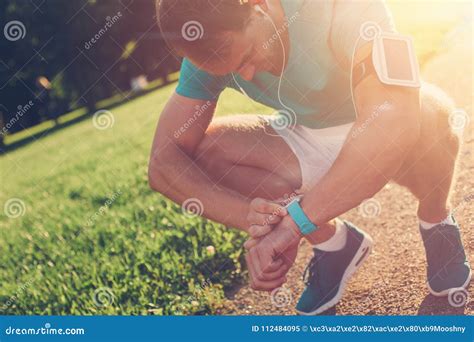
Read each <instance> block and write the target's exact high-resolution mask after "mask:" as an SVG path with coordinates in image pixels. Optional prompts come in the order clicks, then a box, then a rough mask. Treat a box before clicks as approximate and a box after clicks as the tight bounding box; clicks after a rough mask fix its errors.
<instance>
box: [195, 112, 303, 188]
mask: <svg viewBox="0 0 474 342" xmlns="http://www.w3.org/2000/svg"><path fill="white" fill-rule="evenodd" d="M195 157H196V160H197V161H198V162H199V163H201V164H203V165H205V168H206V169H207V170H209V171H211V172H213V173H215V174H216V176H217V177H225V176H226V175H228V174H230V173H231V172H232V170H233V171H235V170H236V169H237V168H240V170H251V169H256V170H260V171H261V172H263V175H264V174H265V173H268V175H276V176H278V177H280V178H282V179H284V180H285V181H286V182H288V183H289V184H291V186H292V187H293V188H294V189H297V188H299V187H300V186H301V171H300V165H299V162H298V159H297V158H296V156H295V154H294V153H293V152H292V151H291V149H290V147H289V146H288V145H287V144H286V142H285V141H284V140H283V138H281V137H280V136H279V135H278V134H277V133H276V132H275V131H274V129H273V128H272V127H271V125H270V124H269V123H268V121H267V120H266V119H265V117H264V116H261V115H229V116H224V117H218V118H215V119H214V120H213V121H212V122H211V124H210V126H209V128H208V129H207V131H206V133H205V136H204V138H203V140H202V142H201V144H200V145H199V147H198V149H197V151H196V155H195ZM233 174H234V175H235V172H234V173H233ZM247 174H252V172H250V173H247ZM255 174H258V173H255ZM242 181H245V179H242Z"/></svg>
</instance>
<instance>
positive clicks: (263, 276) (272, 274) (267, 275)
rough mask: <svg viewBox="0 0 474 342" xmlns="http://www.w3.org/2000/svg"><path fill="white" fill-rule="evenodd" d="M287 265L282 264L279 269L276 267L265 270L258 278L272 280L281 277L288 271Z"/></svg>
mask: <svg viewBox="0 0 474 342" xmlns="http://www.w3.org/2000/svg"><path fill="white" fill-rule="evenodd" d="M289 269H290V268H289V267H288V265H286V264H283V265H281V266H280V268H279V269H277V270H276V271H274V272H265V273H262V274H259V275H258V276H259V277H258V280H260V281H274V280H277V279H281V278H283V277H284V276H285V275H286V274H287V273H288V271H289Z"/></svg>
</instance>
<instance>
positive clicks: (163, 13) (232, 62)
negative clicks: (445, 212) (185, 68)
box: [157, 0, 284, 80]
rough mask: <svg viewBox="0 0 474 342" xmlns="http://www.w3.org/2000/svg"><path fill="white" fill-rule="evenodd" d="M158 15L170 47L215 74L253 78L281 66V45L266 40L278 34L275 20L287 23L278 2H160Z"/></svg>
mask: <svg viewBox="0 0 474 342" xmlns="http://www.w3.org/2000/svg"><path fill="white" fill-rule="evenodd" d="M255 5H259V6H260V8H261V10H263V11H264V12H265V13H266V14H265V15H264V14H263V13H261V12H260V11H258V10H257V9H256V7H255ZM157 17H158V23H159V26H160V29H161V31H162V34H163V36H164V38H165V40H166V42H167V43H168V45H169V46H170V47H171V48H172V49H173V50H174V51H175V52H176V53H177V54H178V55H180V56H183V57H187V58H188V59H190V60H191V61H192V62H193V63H194V64H196V65H197V66H198V67H199V68H201V69H203V70H206V71H208V72H210V73H212V74H216V75H224V74H227V73H230V72H235V73H238V74H240V75H241V76H242V77H243V78H244V79H247V80H250V79H252V78H253V76H254V74H255V73H256V72H258V71H269V72H272V73H274V74H276V73H278V69H279V67H280V68H281V55H282V47H281V44H280V43H279V42H276V43H275V42H274V43H272V44H269V43H268V42H269V41H270V40H271V37H272V36H273V35H274V34H275V28H274V27H273V25H272V22H271V20H273V22H274V23H275V25H276V26H277V27H283V22H284V13H283V10H282V8H281V5H280V2H279V1H278V0H275V1H272V2H271V4H270V2H269V1H268V0H158V1H157ZM270 18H272V19H271V20H270ZM272 41H273V40H272Z"/></svg>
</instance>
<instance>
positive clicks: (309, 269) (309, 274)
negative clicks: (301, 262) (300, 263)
mask: <svg viewBox="0 0 474 342" xmlns="http://www.w3.org/2000/svg"><path fill="white" fill-rule="evenodd" d="M318 279H319V276H318V258H317V256H316V255H314V256H313V258H312V259H311V261H310V262H309V264H308V265H307V266H306V268H305V270H304V272H303V282H304V284H305V285H306V286H309V285H310V284H311V282H312V281H313V280H316V281H318Z"/></svg>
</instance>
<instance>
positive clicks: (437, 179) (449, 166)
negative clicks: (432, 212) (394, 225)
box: [394, 84, 459, 199]
mask: <svg viewBox="0 0 474 342" xmlns="http://www.w3.org/2000/svg"><path fill="white" fill-rule="evenodd" d="M421 108H422V111H421V115H422V117H421V129H420V137H419V140H418V142H417V144H416V145H415V147H414V148H413V150H412V151H411V152H410V153H409V155H408V156H407V158H406V160H405V161H404V163H403V165H402V167H401V168H400V170H399V171H398V174H397V175H396V176H395V179H394V180H395V181H396V182H397V183H399V184H401V185H404V186H406V187H408V188H409V189H410V190H411V191H412V192H413V193H414V194H415V196H417V197H418V198H419V199H422V198H423V197H425V196H427V194H429V193H432V192H433V191H434V190H435V189H438V188H439V189H441V190H442V191H443V192H445V193H447V192H448V191H449V188H450V185H451V181H452V177H453V174H454V167H455V162H456V158H457V153H458V149H459V137H458V135H457V134H456V133H455V132H453V129H452V127H451V126H450V124H449V116H450V114H451V113H452V111H453V110H454V106H453V103H452V101H451V99H450V98H449V97H448V96H447V95H446V94H445V93H444V92H443V91H442V90H440V89H439V88H437V87H435V86H433V85H430V84H424V85H423V87H422V89H421Z"/></svg>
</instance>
